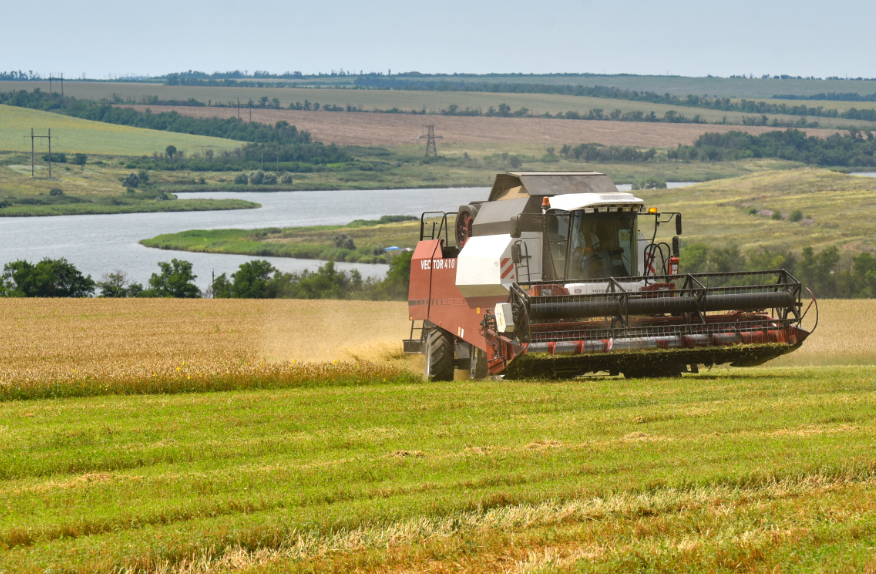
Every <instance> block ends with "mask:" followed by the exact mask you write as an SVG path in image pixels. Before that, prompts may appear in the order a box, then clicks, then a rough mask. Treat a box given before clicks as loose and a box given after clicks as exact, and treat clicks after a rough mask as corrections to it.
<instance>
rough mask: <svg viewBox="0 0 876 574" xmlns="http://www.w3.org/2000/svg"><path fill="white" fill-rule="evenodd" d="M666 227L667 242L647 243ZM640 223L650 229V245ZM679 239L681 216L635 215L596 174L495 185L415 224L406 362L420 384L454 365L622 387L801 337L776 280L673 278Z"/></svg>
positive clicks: (793, 291) (637, 209) (792, 291)
mask: <svg viewBox="0 0 876 574" xmlns="http://www.w3.org/2000/svg"><path fill="white" fill-rule="evenodd" d="M453 215H455V216H456V217H455V223H454V224H453V226H454V229H455V234H454V235H455V237H454V239H455V245H451V242H450V238H449V231H450V230H449V226H450V225H451V219H452V216H453ZM449 217H450V219H449ZM672 221H674V222H675V231H676V236H675V237H673V238H672V242H671V243H672V244H671V245H669V244H667V243H664V242H660V241H657V240H656V237H657V229H658V227H659V226H660V225H662V224H667V223H670V222H672ZM640 224H645V225H647V226H648V227H650V226H651V225H652V224H653V233H652V234H651V238H650V239H648V238H646V237H645V235H644V234H643V232H642V230H641V229H640ZM643 227H644V225H643ZM681 232H682V226H681V214H680V213H674V212H671V213H659V212H658V211H657V209H656V208H650V209H646V208H645V206H644V201H642V200H641V199H638V198H636V197H634V196H633V195H632V194H629V193H621V192H619V191H618V190H617V188H616V187H615V185H614V183H613V182H612V181H611V179H610V178H609V177H608V176H607V175H605V174H602V173H595V172H509V173H506V174H499V175H498V176H496V181H495V183H494V184H493V188H492V190H491V191H490V197H489V199H488V200H487V201H483V202H472V203H470V204H468V205H463V206H461V207H460V209H459V212H458V213H456V214H448V213H443V212H437V213H424V214H423V216H422V218H421V220H420V241H419V243H418V244H417V248H416V249H415V250H414V255H413V260H412V261H411V286H410V292H409V295H408V305H409V309H410V319H411V336H410V339H407V340H405V341H404V347H405V352H408V353H424V354H425V355H426V378H427V379H433V380H451V379H452V378H453V375H454V369H455V368H468V369H469V373H470V375H471V377H472V378H475V379H476V378H482V377H485V376H487V375H488V374H493V375H496V374H499V373H502V374H505V375H509V376H514V377H555V376H576V375H581V374H585V373H592V372H608V373H609V374H612V375H617V374H620V373H623V374H624V375H625V376H626V377H628V378H629V377H646V376H647V377H654V376H662V377H667V376H680V375H681V373H683V372H694V373H696V372H698V367H699V366H700V365H706V366H711V365H716V364H724V363H731V364H732V366H737V367H746V366H755V365H760V364H762V363H765V362H766V361H769V360H770V359H773V358H775V357H778V356H780V355H783V354H785V353H790V352H791V351H794V350H795V349H797V348H798V347H800V345H801V344H802V343H803V341H804V340H805V339H806V337H807V336H808V335H809V334H810V333H809V331H806V330H805V329H803V328H802V327H801V322H802V320H803V316H805V312H802V313H801V310H802V304H801V285H800V282H799V281H797V280H796V279H795V278H794V277H792V276H791V275H790V274H789V273H788V272H787V271H784V270H770V271H751V272H734V273H695V274H681V273H679V260H678V251H679V241H678V235H681ZM810 295H811V293H810ZM814 302H815V298H814V297H813V298H812V302H810V303H809V305H810V306H811V305H812V303H814ZM808 309H809V307H807V309H806V310H807V311H808ZM816 313H817V306H816ZM418 332H419V335H420V336H419V338H415V335H416V334H417V333H418Z"/></svg>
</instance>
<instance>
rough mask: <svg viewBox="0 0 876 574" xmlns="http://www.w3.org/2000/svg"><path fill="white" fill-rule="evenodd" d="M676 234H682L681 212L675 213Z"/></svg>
mask: <svg viewBox="0 0 876 574" xmlns="http://www.w3.org/2000/svg"><path fill="white" fill-rule="evenodd" d="M675 234H676V235H681V214H680V213H676V214H675Z"/></svg>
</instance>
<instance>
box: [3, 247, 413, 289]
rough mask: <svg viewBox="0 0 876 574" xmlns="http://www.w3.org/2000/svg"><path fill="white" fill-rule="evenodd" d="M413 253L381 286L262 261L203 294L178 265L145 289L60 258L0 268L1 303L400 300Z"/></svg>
mask: <svg viewBox="0 0 876 574" xmlns="http://www.w3.org/2000/svg"><path fill="white" fill-rule="evenodd" d="M411 257H412V253H401V254H399V255H397V256H395V257H394V258H393V259H392V262H391V263H390V266H389V271H388V273H387V275H386V277H385V278H384V279H382V280H375V279H372V278H363V277H362V275H361V274H360V273H359V272H358V271H356V270H355V269H354V270H352V271H349V272H347V271H339V270H337V269H335V264H334V263H333V262H331V261H329V262H327V263H325V264H324V265H322V266H320V267H319V269H318V270H316V271H307V270H305V271H303V272H301V273H283V272H281V271H279V270H277V269H276V268H275V267H274V266H273V265H271V264H270V263H269V262H267V261H264V260H258V259H257V260H254V261H248V262H246V263H243V264H241V265H240V267H239V268H238V270H237V271H236V272H234V273H232V274H231V275H230V276H228V275H227V274H225V273H223V274H221V275H219V276H218V277H216V278H215V279H214V280H213V282H212V285H211V286H210V289H209V290H208V292H207V293H202V292H201V290H200V289H199V288H198V286H197V285H196V284H195V279H197V276H196V275H195V274H194V273H193V272H192V263H190V262H188V261H184V260H180V259H172V260H171V261H170V262H161V263H159V264H158V267H159V270H158V272H156V273H153V274H152V276H151V277H150V278H149V280H148V282H147V283H146V285H145V286H144V285H142V284H140V283H136V282H133V281H130V280H129V278H128V276H127V274H126V273H125V272H124V271H121V270H117V271H113V272H112V273H107V274H105V275H104V276H103V277H102V278H101V279H100V280H97V281H95V280H94V279H92V277H91V275H87V276H86V275H83V274H82V272H80V271H79V270H78V269H77V268H76V266H74V265H73V264H72V263H70V262H69V261H67V260H66V259H64V258H60V259H50V258H46V259H43V260H42V261H39V262H38V263H30V262H28V261H25V260H18V261H13V262H10V263H7V264H5V265H4V266H3V275H2V277H0V297H93V296H97V297H104V298H123V297H153V298H154V297H158V298H162V297H163V298H168V297H170V298H182V299H191V298H199V297H203V296H208V297H213V298H216V299H223V298H232V299H242V298H246V299H365V300H405V299H407V295H408V285H409V282H410V274H411Z"/></svg>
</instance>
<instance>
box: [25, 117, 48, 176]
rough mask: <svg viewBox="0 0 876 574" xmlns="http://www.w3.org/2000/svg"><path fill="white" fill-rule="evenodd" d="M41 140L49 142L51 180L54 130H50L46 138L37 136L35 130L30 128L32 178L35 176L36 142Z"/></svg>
mask: <svg viewBox="0 0 876 574" xmlns="http://www.w3.org/2000/svg"><path fill="white" fill-rule="evenodd" d="M39 138H45V139H48V140H49V179H51V178H52V128H49V135H46V136H36V135H34V134H33V128H30V177H34V176H35V173H34V172H35V169H36V168H35V167H34V164H35V157H34V156H35V151H34V140H35V139H39Z"/></svg>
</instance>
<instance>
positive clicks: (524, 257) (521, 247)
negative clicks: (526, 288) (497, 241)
mask: <svg viewBox="0 0 876 574" xmlns="http://www.w3.org/2000/svg"><path fill="white" fill-rule="evenodd" d="M514 246H515V247H517V250H518V251H517V252H518V253H519V254H520V263H516V262H515V263H514V275H515V276H516V277H517V282H518V283H522V282H523V278H522V276H521V273H520V271H521V270H522V269H525V270H526V283H527V284H528V283H531V282H532V276H531V275H530V272H529V260H530V259H531V258H532V256H531V255H530V254H529V247H528V246H527V245H526V242H525V241H523V240H522V239H518V240H517V241H515V242H514Z"/></svg>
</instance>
